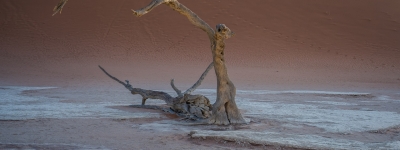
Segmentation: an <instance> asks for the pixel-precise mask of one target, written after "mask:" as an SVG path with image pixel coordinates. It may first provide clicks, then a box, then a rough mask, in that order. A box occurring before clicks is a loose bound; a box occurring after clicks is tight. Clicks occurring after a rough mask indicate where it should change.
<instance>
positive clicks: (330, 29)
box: [0, 0, 400, 90]
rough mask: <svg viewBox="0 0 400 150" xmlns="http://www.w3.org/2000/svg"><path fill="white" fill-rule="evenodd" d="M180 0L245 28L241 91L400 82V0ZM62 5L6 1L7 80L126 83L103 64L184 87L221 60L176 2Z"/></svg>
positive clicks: (1, 57)
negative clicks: (58, 10)
mask: <svg viewBox="0 0 400 150" xmlns="http://www.w3.org/2000/svg"><path fill="white" fill-rule="evenodd" d="M180 2H181V3H183V4H185V5H186V6H188V7H189V8H190V9H192V10H193V11H194V12H196V13H197V14H198V15H199V16H200V17H201V18H202V19H204V20H205V21H206V22H207V23H209V24H210V25H211V26H215V25H216V24H218V23H224V24H226V25H227V26H228V27H230V28H231V29H232V30H233V31H234V32H236V33H237V34H236V36H235V37H234V38H232V39H229V40H227V41H226V43H227V46H226V53H225V54H226V60H227V66H228V72H229V74H230V77H231V79H232V81H233V82H234V83H235V84H236V85H237V88H238V89H302V88H303V89H330V88H335V89H337V88H340V90H343V88H348V89H358V88H366V89H372V90H379V89H393V88H394V89H398V88H399V87H400V42H399V39H400V19H399V16H400V9H399V8H400V1H398V0H385V1H380V0H352V1H348V0H337V1H328V0H302V1H292V0H279V1H278V0H253V1H251V2H250V3H249V2H246V1H240V0H229V1H228V0H219V1H211V0H208V1H192V0H181V1H180ZM57 3H58V0H53V1H50V0H35V1H12V0H2V1H0V12H1V13H0V72H1V74H0V85H46V86H93V85H99V84H101V85H104V84H110V85H116V83H114V82H113V81H112V80H110V79H107V77H106V76H105V75H104V74H103V73H101V72H100V70H99V69H98V68H97V65H99V64H100V65H102V66H103V67H105V68H106V69H107V70H108V71H109V72H110V73H112V74H113V75H115V76H117V77H119V78H121V79H129V80H131V82H133V83H134V84H135V85H138V86H141V87H144V88H153V89H161V88H169V80H170V79H171V78H175V79H176V84H178V85H179V86H181V87H182V88H183V87H187V86H189V85H191V84H192V83H194V82H195V81H196V80H197V78H198V76H199V75H200V74H201V73H202V71H203V70H204V69H205V67H206V66H207V65H208V64H209V62H211V60H212V58H211V52H210V44H209V41H208V38H207V36H206V34H205V33H204V32H203V31H201V30H200V29H198V28H195V27H194V26H193V25H191V24H190V23H189V21H188V20H187V19H186V18H184V17H183V16H182V15H180V14H178V13H177V12H174V11H172V10H171V9H170V8H168V7H166V6H160V7H158V8H157V9H155V10H154V11H152V12H151V13H149V14H147V15H145V16H143V17H140V18H137V17H134V16H133V15H132V13H131V9H139V8H141V7H143V6H145V5H147V4H148V3H149V0H135V1H125V0H119V1H109V0H79V1H77V0H76V1H75V0H71V1H69V2H68V3H67V5H66V6H65V8H64V10H63V12H62V14H61V15H59V14H58V15H56V16H54V17H52V16H51V14H52V8H53V7H54V5H55V4H57ZM116 86H118V85H116ZM210 87H211V88H213V87H215V75H213V72H211V73H210V74H209V75H208V77H207V78H206V80H205V82H204V85H203V88H210Z"/></svg>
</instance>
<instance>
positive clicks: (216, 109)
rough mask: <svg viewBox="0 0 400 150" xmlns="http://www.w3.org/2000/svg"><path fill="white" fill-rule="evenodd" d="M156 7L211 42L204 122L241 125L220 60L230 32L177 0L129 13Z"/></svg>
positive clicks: (233, 90) (139, 13)
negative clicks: (211, 86)
mask: <svg viewBox="0 0 400 150" xmlns="http://www.w3.org/2000/svg"><path fill="white" fill-rule="evenodd" d="M67 1H68V0H61V1H60V2H59V3H58V5H57V6H56V7H55V8H54V14H56V13H58V12H60V13H61V10H62V8H63V7H64V5H65V3H66V2H67ZM160 4H166V5H168V6H169V7H170V8H172V9H173V10H175V11H177V12H179V13H180V14H182V15H184V16H186V17H187V18H188V19H189V21H190V22H191V23H192V24H194V25H195V26H197V27H199V28H200V29H202V30H203V31H205V32H206V33H207V35H208V38H209V40H210V43H211V51H212V54H213V62H214V69H215V74H216V76H217V99H216V102H215V103H214V104H213V107H212V116H211V117H210V118H208V123H210V124H223V125H227V124H232V123H234V124H237V123H245V120H244V119H243V117H242V115H241V114H240V111H239V109H238V107H237V105H236V102H235V95H236V88H235V86H234V85H233V83H232V81H231V80H230V79H229V77H228V72H227V68H226V66H225V59H224V48H225V43H224V40H225V39H228V38H230V37H232V36H233V32H232V31H231V30H230V29H229V28H228V27H227V26H226V25H224V24H218V25H217V26H216V32H215V31H214V30H213V29H212V28H211V27H210V26H209V25H208V24H207V23H206V22H204V21H203V20H202V19H201V18H200V17H198V16H197V15H196V14H195V13H193V12H192V11H191V10H190V9H189V8H187V7H186V6H184V5H182V4H181V3H179V2H178V1H177V0H152V1H151V3H150V4H148V5H147V6H145V7H144V8H142V9H139V10H132V11H133V14H134V15H136V16H138V17H140V16H142V15H145V14H146V13H148V12H150V11H151V10H152V9H154V8H155V7H157V6H159V5H160ZM54 14H53V15H54ZM103 71H104V70H103ZM122 83H123V82H122ZM122 83H121V84H122ZM171 86H172V87H173V88H174V90H175V91H177V93H178V95H181V96H182V93H180V91H179V90H177V89H176V88H175V86H173V80H172V81H171ZM125 87H126V86H125ZM159 94H160V93H159ZM156 95H157V94H156ZM160 95H165V94H160ZM144 101H145V100H144ZM166 102H167V101H166ZM167 103H168V102H167Z"/></svg>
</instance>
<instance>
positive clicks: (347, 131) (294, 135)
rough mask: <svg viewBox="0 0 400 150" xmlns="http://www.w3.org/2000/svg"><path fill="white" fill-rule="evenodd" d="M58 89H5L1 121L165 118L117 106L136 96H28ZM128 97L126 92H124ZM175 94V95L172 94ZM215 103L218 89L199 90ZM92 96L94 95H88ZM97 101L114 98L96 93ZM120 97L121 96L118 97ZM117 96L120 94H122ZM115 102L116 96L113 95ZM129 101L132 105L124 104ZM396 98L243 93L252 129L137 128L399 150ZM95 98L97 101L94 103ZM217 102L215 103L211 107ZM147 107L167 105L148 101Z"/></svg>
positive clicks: (240, 101)
mask: <svg viewBox="0 0 400 150" xmlns="http://www.w3.org/2000/svg"><path fill="white" fill-rule="evenodd" d="M54 89H55V88H54V87H18V86H6V87H0V95H2V97H1V98H0V104H1V105H0V119H1V120H24V119H37V118H83V117H88V118H115V119H118V118H143V117H146V118H160V117H161V114H162V113H164V112H160V113H154V112H129V111H122V110H119V109H113V108H111V107H112V106H121V105H125V106H127V105H130V104H140V99H139V98H135V99H134V100H133V101H132V99H131V98H132V95H130V94H126V95H120V94H119V95H120V96H115V99H122V100H120V101H118V100H115V101H109V99H110V98H107V99H98V100H95V101H94V100H87V101H80V100H76V101H73V100H71V99H74V97H75V98H76V97H79V95H73V94H70V97H63V96H60V95H58V96H57V92H55V94H53V95H52V94H50V95H46V96H37V95H29V93H35V91H36V92H37V91H46V90H54ZM121 92H126V91H121ZM168 92H171V94H172V93H173V92H172V91H168ZM195 92H196V94H203V95H206V96H207V97H209V99H210V100H214V99H215V89H199V90H197V91H195ZM86 94H90V93H86ZM97 94H100V95H97V96H98V97H102V96H105V97H107V96H106V95H107V94H109V93H103V95H102V94H101V92H100V93H97ZM117 94H118V93H117ZM117 94H116V95H117ZM109 96H110V97H113V96H114V95H109ZM124 97H129V100H123V99H124ZM397 98H398V97H396V96H394V97H393V96H390V95H374V94H372V93H358V92H333V91H265V90H258V91H245V90H238V92H237V99H236V101H237V105H238V106H239V108H240V109H241V110H242V112H243V115H244V117H246V118H247V119H250V120H251V121H250V124H248V125H245V126H243V127H235V126H227V127H223V126H187V125H185V122H182V121H179V120H175V121H174V120H173V119H172V120H164V121H156V122H152V123H143V124H135V125H133V126H132V127H133V128H139V129H141V130H143V131H148V130H151V131H161V132H185V133H189V132H190V131H195V132H193V133H194V134H193V135H192V137H199V138H219V139H224V140H228V141H235V142H239V143H240V142H243V143H253V144H262V145H280V146H286V147H297V148H313V149H400V142H399V140H400V136H399V133H400V132H399V131H400V113H399V112H400V110H399V109H398V108H397V107H398V106H400V100H398V99H397ZM93 99H95V98H93ZM212 103H213V102H212ZM147 104H148V105H162V104H163V102H162V101H159V100H148V103H147Z"/></svg>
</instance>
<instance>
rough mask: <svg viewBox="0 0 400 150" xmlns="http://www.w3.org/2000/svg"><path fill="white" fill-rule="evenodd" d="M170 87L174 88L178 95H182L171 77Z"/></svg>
mask: <svg viewBox="0 0 400 150" xmlns="http://www.w3.org/2000/svg"><path fill="white" fill-rule="evenodd" d="M171 87H172V88H173V89H174V91H175V92H176V94H178V96H179V97H182V96H183V94H182V91H181V90H179V89H178V88H177V87H176V86H175V84H174V79H171Z"/></svg>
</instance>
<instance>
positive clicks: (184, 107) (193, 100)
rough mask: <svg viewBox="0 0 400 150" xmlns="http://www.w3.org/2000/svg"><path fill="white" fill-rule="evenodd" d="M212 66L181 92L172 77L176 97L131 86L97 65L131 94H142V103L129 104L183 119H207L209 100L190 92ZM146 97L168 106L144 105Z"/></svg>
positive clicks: (209, 112) (209, 111)
mask: <svg viewBox="0 0 400 150" xmlns="http://www.w3.org/2000/svg"><path fill="white" fill-rule="evenodd" d="M212 67H213V63H211V64H210V65H208V67H207V69H206V70H205V71H204V73H203V74H202V75H201V76H200V78H199V80H197V82H196V83H195V84H194V85H193V86H192V87H190V88H189V89H187V90H186V91H185V92H183V93H182V92H181V91H180V90H179V89H178V88H176V87H175V85H174V79H172V80H171V86H172V88H173V89H174V90H175V92H176V93H177V95H178V96H176V97H172V96H171V95H169V94H168V93H165V92H162V91H153V90H146V89H141V88H134V87H132V85H131V84H130V83H129V81H128V80H125V82H122V81H121V80H119V79H118V78H116V77H114V76H112V75H111V74H109V73H108V72H107V71H106V70H105V69H104V68H103V67H101V66H99V68H100V69H101V70H102V71H103V72H104V73H105V74H106V75H107V76H108V77H110V78H111V79H113V80H115V81H117V82H118V83H120V84H122V85H124V86H125V88H126V89H128V90H129V91H130V92H131V93H132V94H133V95H136V94H139V95H140V96H142V105H131V106H133V107H139V108H150V109H162V110H164V111H168V112H173V113H176V114H178V115H179V116H181V117H183V118H184V119H190V120H202V119H207V118H209V117H210V116H211V108H212V106H211V104H210V100H209V99H208V98H207V97H205V96H203V95H192V94H191V92H193V91H194V90H195V89H196V88H197V87H198V86H200V84H201V82H202V81H203V80H204V77H205V76H206V75H207V73H208V71H210V69H211V68H212ZM147 99H160V100H164V101H165V103H167V105H168V106H169V108H168V109H166V108H162V107H159V106H151V105H145V103H146V100H147Z"/></svg>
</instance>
